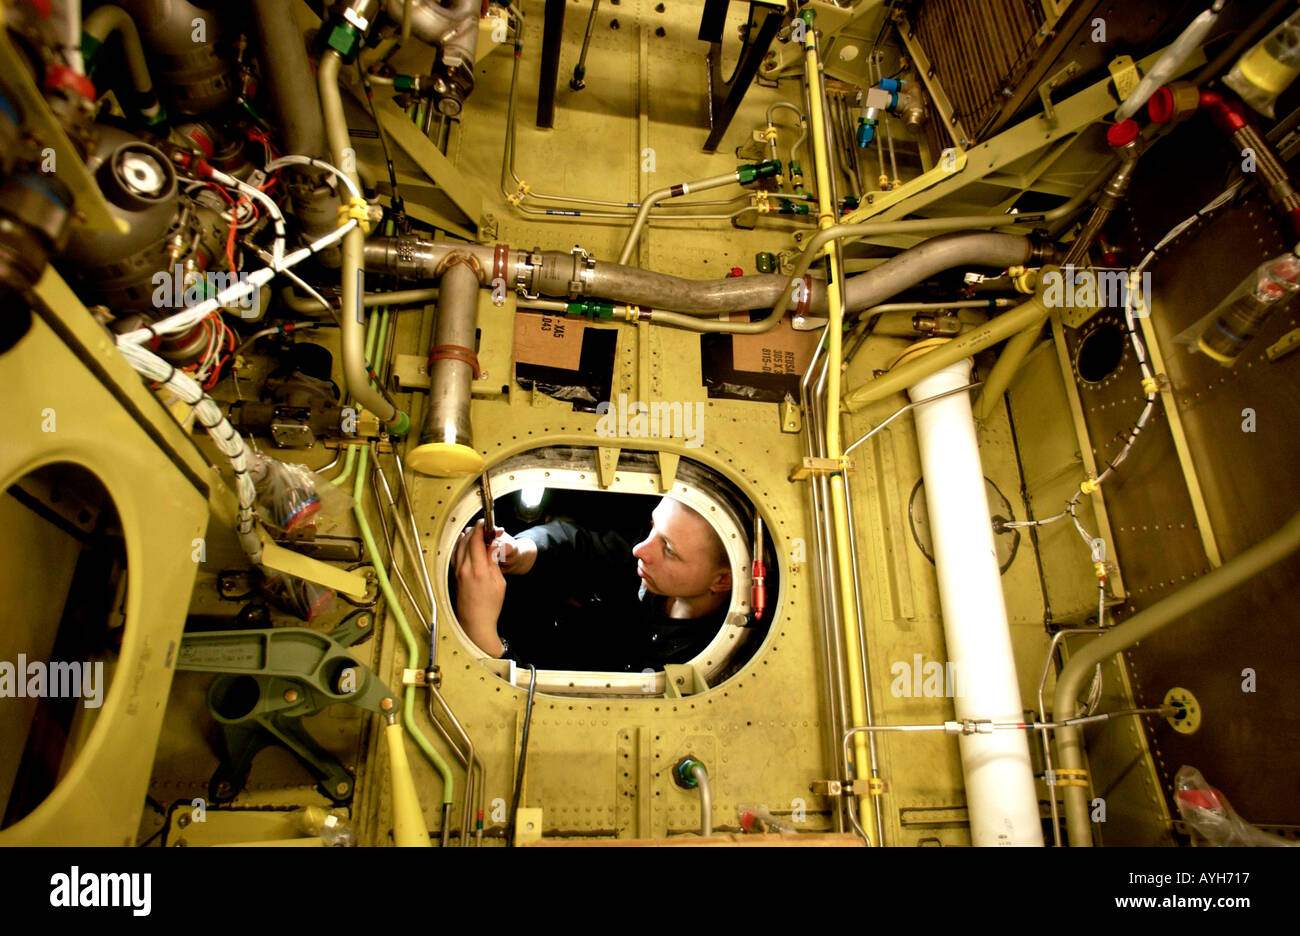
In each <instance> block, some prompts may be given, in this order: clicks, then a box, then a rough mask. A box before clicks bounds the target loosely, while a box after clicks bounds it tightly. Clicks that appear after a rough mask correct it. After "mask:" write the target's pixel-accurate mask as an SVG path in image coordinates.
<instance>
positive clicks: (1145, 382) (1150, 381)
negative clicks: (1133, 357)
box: [1142, 377, 1160, 394]
mask: <svg viewBox="0 0 1300 936" xmlns="http://www.w3.org/2000/svg"><path fill="white" fill-rule="evenodd" d="M1159 389H1160V384H1159V382H1157V380H1156V379H1155V378H1154V377H1143V378H1142V391H1143V392H1144V393H1148V394H1151V393H1155V392H1157V391H1158V390H1159Z"/></svg>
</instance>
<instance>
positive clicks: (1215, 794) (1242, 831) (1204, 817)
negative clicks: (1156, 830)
mask: <svg viewBox="0 0 1300 936" xmlns="http://www.w3.org/2000/svg"><path fill="white" fill-rule="evenodd" d="M1174 802H1176V803H1177V804H1178V812H1179V814H1180V815H1181V816H1182V817H1183V821H1184V822H1186V823H1187V824H1188V825H1189V826H1191V827H1192V828H1193V829H1194V830H1195V831H1196V832H1198V833H1199V834H1201V835H1203V836H1204V837H1205V838H1206V839H1207V840H1208V841H1209V843H1210V844H1211V845H1283V846H1286V845H1291V846H1294V845H1296V844H1300V843H1297V842H1292V841H1288V840H1287V839H1284V838H1282V837H1281V836H1280V835H1270V834H1269V833H1268V832H1262V831H1260V830H1259V829H1257V828H1255V826H1253V825H1251V824H1250V823H1249V822H1247V821H1246V820H1244V819H1242V818H1241V817H1240V816H1238V815H1237V813H1236V812H1235V811H1234V810H1233V808H1232V807H1231V806H1230V805H1228V798H1227V797H1226V796H1224V795H1223V794H1222V793H1221V792H1220V791H1218V790H1216V789H1215V788H1214V787H1212V786H1210V785H1209V784H1208V783H1207V782H1206V781H1205V778H1204V777H1203V776H1201V772H1200V771H1199V770H1197V769H1196V768H1195V767H1188V766H1186V765H1184V766H1183V767H1180V768H1179V769H1178V774H1177V775H1176V776H1175V777H1174Z"/></svg>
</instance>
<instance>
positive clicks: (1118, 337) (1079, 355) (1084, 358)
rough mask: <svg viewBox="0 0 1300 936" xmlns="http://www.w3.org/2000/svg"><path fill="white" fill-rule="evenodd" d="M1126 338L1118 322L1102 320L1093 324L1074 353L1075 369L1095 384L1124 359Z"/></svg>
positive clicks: (1111, 372) (1108, 374) (1081, 377)
mask: <svg viewBox="0 0 1300 936" xmlns="http://www.w3.org/2000/svg"><path fill="white" fill-rule="evenodd" d="M1124 338H1125V335H1124V329H1123V328H1122V327H1121V326H1120V324H1119V323H1118V322H1115V321H1101V322H1097V323H1096V324H1095V325H1093V327H1092V328H1090V329H1089V330H1088V332H1087V333H1086V334H1085V335H1084V336H1083V339H1082V340H1081V341H1080V342H1079V349H1078V351H1076V352H1075V355H1074V369H1075V371H1077V372H1078V374H1079V378H1080V379H1081V380H1083V381H1085V382H1087V383H1094V384H1095V383H1101V382H1102V381H1103V380H1105V379H1106V378H1107V377H1109V376H1110V375H1111V374H1113V373H1115V371H1116V370H1118V369H1119V365H1120V362H1121V361H1123V360H1124Z"/></svg>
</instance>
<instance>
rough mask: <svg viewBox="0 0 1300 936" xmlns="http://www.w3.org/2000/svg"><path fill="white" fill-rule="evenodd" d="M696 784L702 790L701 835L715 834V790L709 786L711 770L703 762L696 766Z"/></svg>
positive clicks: (706, 836)
mask: <svg viewBox="0 0 1300 936" xmlns="http://www.w3.org/2000/svg"><path fill="white" fill-rule="evenodd" d="M695 785H696V786H697V787H699V790H700V835H702V836H704V837H705V838H708V837H709V836H710V835H712V834H713V791H712V790H711V789H710V788H709V772H708V771H707V770H705V769H704V765H703V764H697V765H696V766H695Z"/></svg>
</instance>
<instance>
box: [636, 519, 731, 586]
mask: <svg viewBox="0 0 1300 936" xmlns="http://www.w3.org/2000/svg"><path fill="white" fill-rule="evenodd" d="M651 519H652V520H653V522H654V526H653V528H652V529H651V530H650V535H649V536H648V537H646V538H645V539H644V540H643V541H641V542H640V543H637V544H636V546H635V547H634V548H633V549H632V555H634V556H636V558H637V564H636V569H637V574H638V575H639V576H641V580H642V581H643V582H645V585H646V588H647V589H648V590H649V591H650V592H652V593H653V594H656V595H665V596H667V597H670V598H694V597H697V596H700V595H706V594H709V593H719V592H728V591H730V590H731V570H730V569H729V568H728V567H726V566H725V565H719V563H718V554H717V552H716V551H715V550H716V549H717V543H716V539H715V537H716V536H717V534H716V533H714V531H713V528H712V527H710V526H709V523H708V521H707V520H705V519H704V518H703V517H701V516H700V515H699V514H697V513H696V512H695V511H693V510H692V509H691V508H689V507H687V506H685V505H683V504H680V503H678V502H677V501H675V500H671V499H669V498H667V497H665V498H664V499H663V500H661V501H660V502H659V506H658V507H656V508H655V509H654V513H653V514H651Z"/></svg>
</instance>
